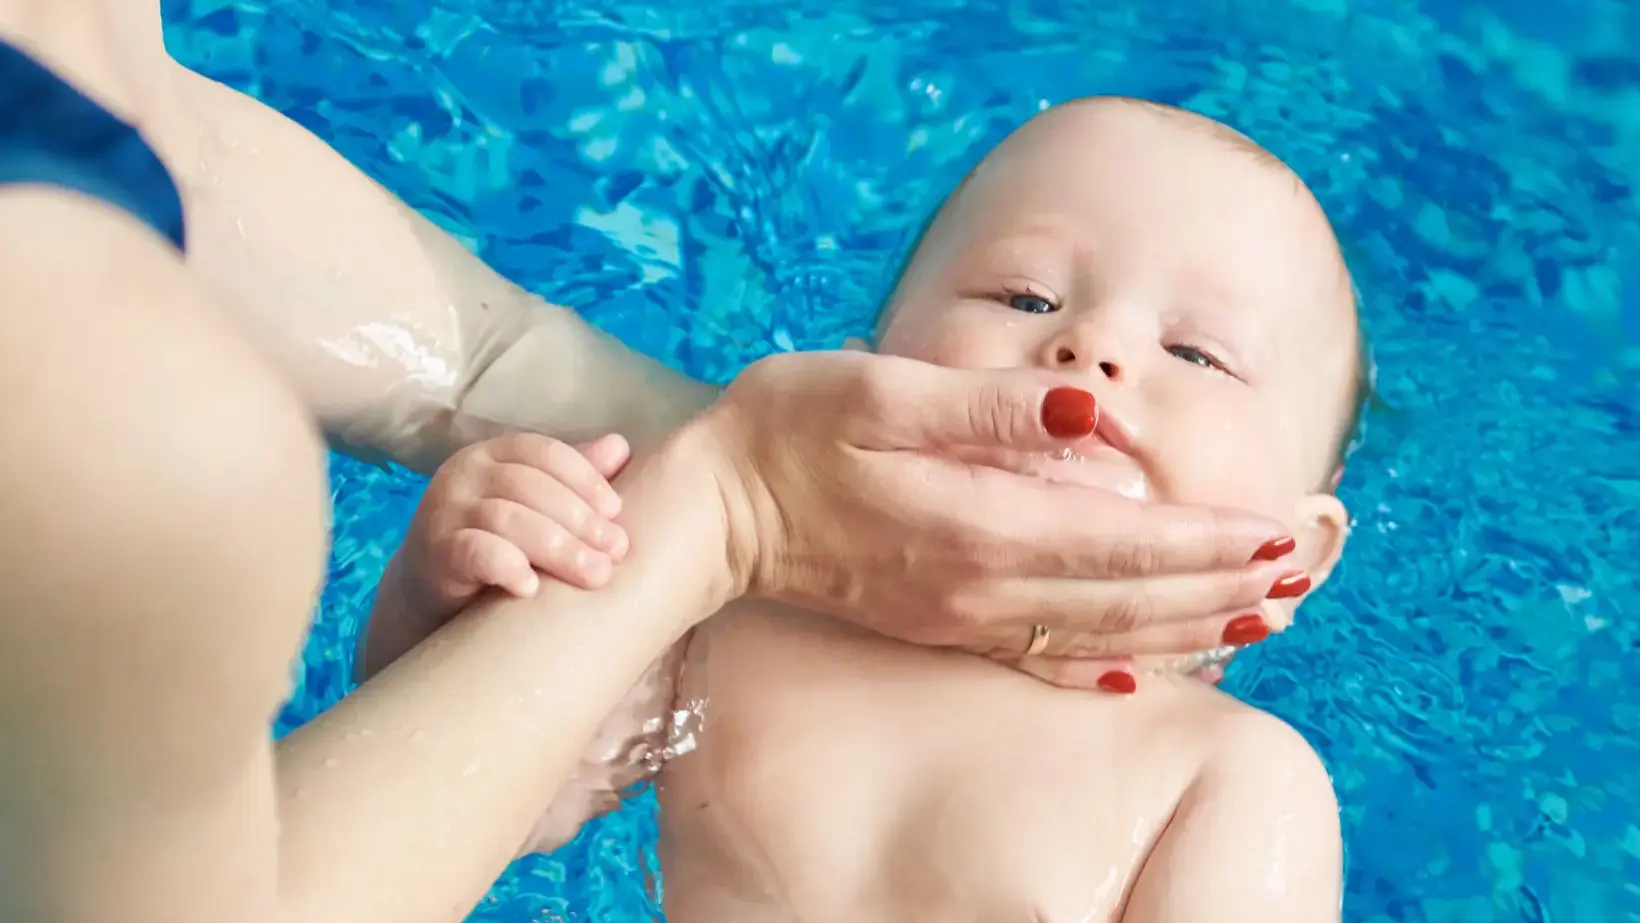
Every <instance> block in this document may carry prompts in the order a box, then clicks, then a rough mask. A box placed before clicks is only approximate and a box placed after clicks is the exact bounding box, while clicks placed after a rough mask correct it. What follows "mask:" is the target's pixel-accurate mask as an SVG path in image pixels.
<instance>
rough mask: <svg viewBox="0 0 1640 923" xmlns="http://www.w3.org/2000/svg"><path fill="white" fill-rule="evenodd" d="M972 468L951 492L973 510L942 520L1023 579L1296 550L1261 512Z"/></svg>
mask: <svg viewBox="0 0 1640 923" xmlns="http://www.w3.org/2000/svg"><path fill="white" fill-rule="evenodd" d="M944 464H945V465H946V466H947V467H949V466H954V465H956V464H957V463H955V462H945V463H944ZM963 467H964V468H965V469H966V470H964V471H962V477H961V478H960V480H961V481H962V482H963V483H962V484H961V485H960V487H958V486H957V485H955V484H953V485H951V487H950V489H960V490H961V491H962V494H961V496H963V498H964V502H963V503H960V504H952V503H946V504H944V505H943V506H941V507H940V508H939V510H938V511H937V515H938V516H940V517H941V518H943V519H944V523H943V526H944V528H945V529H947V530H949V531H950V532H952V533H953V534H959V535H969V536H974V538H973V539H972V540H973V541H979V542H988V543H991V544H992V545H993V546H994V547H993V548H991V549H986V550H987V551H988V554H987V555H985V556H984V557H985V558H986V559H989V560H995V561H998V562H999V563H1000V562H1003V561H1008V562H1010V564H1011V565H1012V569H1013V570H1014V571H1015V572H1016V573H1021V574H1027V575H1032V576H1065V577H1072V576H1075V577H1093V578H1120V577H1133V578H1138V577H1148V576H1157V575H1163V574H1188V573H1201V572H1206V571H1232V570H1246V569H1249V568H1254V567H1256V566H1258V565H1262V564H1268V563H1270V562H1271V561H1277V560H1280V559H1281V558H1282V557H1284V556H1285V555H1287V554H1289V553H1291V552H1292V551H1293V549H1294V547H1295V545H1294V542H1293V540H1292V539H1291V537H1289V536H1288V535H1287V534H1286V529H1285V527H1284V526H1283V525H1282V524H1281V523H1280V522H1277V521H1276V520H1274V519H1270V518H1268V517H1264V516H1259V515H1257V514H1254V513H1248V512H1243V511H1240V510H1232V509H1224V508H1218V507H1205V506H1184V505H1174V504H1153V503H1144V502H1141V501H1138V500H1134V499H1131V498H1128V497H1124V496H1121V495H1119V494H1116V493H1114V492H1112V491H1109V490H1102V489H1099V488H1095V487H1084V486H1081V485H1077V484H1059V483H1051V482H1048V481H1043V480H1039V479H1037V478H1030V477H1024V476H1021V475H1016V474H1012V473H1009V472H1005V471H998V470H996V469H993V468H977V467H968V466H963ZM946 479H947V480H952V481H955V480H958V478H954V477H951V476H950V475H949V474H947V475H946Z"/></svg>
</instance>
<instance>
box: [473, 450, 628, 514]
mask: <svg viewBox="0 0 1640 923" xmlns="http://www.w3.org/2000/svg"><path fill="white" fill-rule="evenodd" d="M623 441H624V440H623ZM489 452H490V457H491V458H492V459H493V460H495V461H497V462H504V463H507V462H510V463H514V464H522V465H528V466H529V467H531V468H535V469H537V470H539V471H543V472H546V473H547V474H549V475H551V476H552V477H553V478H555V479H557V480H558V481H560V482H562V483H563V484H564V486H566V487H568V488H569V489H570V490H572V491H574V492H575V493H576V494H577V495H579V496H580V497H581V498H582V499H584V500H585V501H586V502H587V503H588V504H589V505H591V507H592V508H593V509H594V510H596V511H597V512H598V514H599V515H600V516H603V517H604V518H606V519H613V518H615V516H617V515H619V514H620V511H621V498H620V496H619V495H617V494H616V493H615V488H613V487H611V486H609V480H608V479H607V478H605V477H604V476H603V475H602V474H601V473H599V471H598V469H597V468H596V467H595V466H594V465H593V464H592V462H590V461H588V460H587V458H586V457H585V456H583V455H582V454H581V453H580V452H579V451H578V450H577V449H576V448H575V447H574V446H572V445H569V444H567V443H563V442H559V441H558V440H556V439H552V438H550V437H547V436H541V435H538V434H536V433H519V434H518V435H516V436H512V437H509V438H507V439H501V440H497V441H496V442H495V443H494V444H493V445H492V446H491V447H490V449H489Z"/></svg>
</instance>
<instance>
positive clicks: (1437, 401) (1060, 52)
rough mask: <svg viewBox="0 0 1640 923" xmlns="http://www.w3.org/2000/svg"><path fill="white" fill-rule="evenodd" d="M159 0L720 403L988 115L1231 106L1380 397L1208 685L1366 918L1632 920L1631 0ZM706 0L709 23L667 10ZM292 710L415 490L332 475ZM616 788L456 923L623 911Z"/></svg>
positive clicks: (353, 473) (898, 243)
mask: <svg viewBox="0 0 1640 923" xmlns="http://www.w3.org/2000/svg"><path fill="white" fill-rule="evenodd" d="M673 6H675V7H677V8H678V9H671V8H659V7H651V6H648V5H646V4H644V3H642V2H634V0H602V2H598V0H590V2H575V0H556V2H551V0H423V2H407V0H269V2H254V3H253V2H228V0H171V2H169V3H168V5H167V9H168V14H169V19H170V32H169V37H170V41H171V43H172V46H173V49H174V51H175V52H176V54H177V55H178V56H179V57H180V58H181V59H182V60H184V61H185V62H187V63H189V64H192V65H194V66H196V67H198V68H200V69H202V70H204V71H206V72H207V73H210V74H212V75H213V76H216V77H218V78H220V79H223V80H225V81H227V82H229V83H231V84H234V85H236V86H238V87H241V88H243V89H247V90H249V91H251V92H253V93H255V94H257V95H258V96H260V97H261V98H263V99H265V100H266V101H268V102H269V103H270V104H272V105H274V106H276V107H277V108H279V109H281V110H283V111H285V112H286V113H288V114H290V115H291V116H292V117H294V118H295V119H297V120H298V121H300V122H302V123H303V124H305V125H307V126H309V127H310V128H311V129H312V130H314V131H315V132H317V133H318V134H319V135H320V136H321V137H322V138H324V139H325V140H326V141H328V142H330V143H331V144H333V145H334V146H336V147H337V148H339V149H340V150H341V151H342V152H343V153H344V154H345V155H347V156H348V157H349V158H350V159H352V160H353V161H354V162H355V163H357V164H359V165H360V166H361V167H363V168H364V169H365V170H366V171H368V172H369V173H371V174H372V175H374V176H375V177H377V178H379V179H380V180H381V181H383V182H384V183H386V184H387V185H388V186H389V187H391V188H392V189H393V190H394V191H396V192H397V193H398V194H400V195H401V196H403V197H404V198H406V199H407V200H408V201H409V202H411V203H412V204H413V205H415V206H416V207H418V208H420V209H422V210H423V211H424V212H426V213H427V214H429V215H431V216H433V217H434V218H435V219H436V220H437V221H439V222H440V223H441V224H443V225H444V226H445V227H447V228H449V229H450V230H451V231H453V232H455V233H456V234H458V235H460V236H461V237H463V238H464V239H466V240H468V241H470V242H471V244H472V245H473V246H474V247H476V248H477V249H478V250H479V251H480V252H481V253H482V254H483V255H484V256H485V257H486V258H487V259H488V260H490V261H491V262H492V263H493V264H494V265H495V266H496V267H497V268H499V269H500V270H501V271H502V272H504V273H506V274H507V275H509V276H511V277H512V278H514V279H517V280H518V281H520V282H522V283H523V284H525V285H527V286H529V287H531V288H533V289H534V290H536V291H538V292H540V293H542V294H543V295H545V296H547V297H548V298H551V299H553V300H556V301H559V302H561V303H565V304H569V305H573V306H576V307H578V308H581V309H582V310H584V311H585V313H586V315H587V316H588V317H590V318H592V319H593V320H594V321H595V322H597V323H599V324H601V325H603V326H604V327H606V328H607V329H610V330H612V331H614V332H616V333H618V334H619V335H620V336H622V337H623V338H625V339H626V340H627V341H628V342H630V343H632V344H634V345H635V346H637V347H638V348H640V349H643V350H646V351H648V352H651V353H653V354H655V355H658V356H661V357H663V358H665V359H666V360H667V361H669V362H672V363H674V364H676V365H678V366H680V367H682V368H684V369H686V370H688V371H690V372H692V373H694V374H697V375H701V376H706V377H710V378H716V379H722V378H726V377H728V376H730V375H732V374H733V372H734V371H735V370H736V369H737V368H739V367H740V366H741V365H743V364H744V363H745V362H747V361H748V360H750V359H752V358H754V357H756V356H758V355H762V354H764V353H767V352H769V351H771V350H777V349H792V348H804V347H818V346H832V345H836V344H837V343H838V342H839V341H840V340H841V338H842V336H843V335H845V334H847V333H858V332H861V331H862V330H864V329H865V326H866V323H867V319H868V317H869V316H870V315H871V313H872V310H873V307H874V304H875V302H876V300H877V299H878V298H879V297H881V296H882V294H883V293H884V288H885V285H886V282H887V280H888V278H889V277H890V275H891V274H892V270H893V267H894V265H895V263H896V260H897V259H898V258H899V256H900V254H901V252H902V250H903V248H904V246H905V244H906V243H907V240H908V235H909V232H910V231H911V230H912V229H913V228H914V227H915V226H916V225H917V223H918V222H919V221H920V220H921V219H923V218H924V217H925V216H926V215H927V214H928V212H929V210H930V209H931V208H932V207H933V206H934V205H935V204H936V203H937V202H938V201H939V199H940V197H941V196H942V194H943V193H944V192H945V191H946V190H947V189H949V188H950V187H951V186H952V185H953V184H954V183H955V182H956V180H957V179H958V177H959V176H960V175H961V174H962V172H963V171H964V169H965V168H966V167H967V166H969V165H970V164H972V163H973V162H974V161H975V160H976V159H977V158H978V157H979V156H980V155H981V154H982V153H983V152H984V151H985V150H986V149H987V148H988V147H989V146H990V145H991V144H992V143H994V142H995V141H996V140H998V139H999V138H1000V137H1001V136H1002V135H1003V133H1005V132H1006V131H1007V130H1008V129H1010V128H1012V127H1013V126H1015V125H1016V124H1018V123H1019V122H1020V121H1021V120H1023V119H1024V118H1026V117H1027V116H1029V115H1030V114H1031V113H1033V112H1034V111H1036V110H1037V108H1038V107H1039V106H1040V105H1041V104H1042V103H1043V102H1044V101H1046V102H1050V103H1051V102H1054V101H1058V100H1063V99H1067V98H1070V97H1074V96H1078V95H1084V94H1090V93H1123V94H1131V95H1139V96H1148V97H1152V98H1157V99H1161V100H1164V101H1169V102H1174V103H1179V104H1183V105H1187V106H1190V107H1192V108H1195V109H1198V110H1200V111H1203V112H1205V113H1208V114H1211V115H1214V116H1219V117H1224V118H1227V119H1228V120H1229V121H1230V122H1232V123H1233V124H1235V125H1236V126H1238V127H1240V128H1241V129H1243V130H1244V131H1246V132H1248V133H1249V134H1251V135H1252V136H1253V137H1255V138H1256V139H1258V140H1260V141H1261V142H1263V143H1264V144H1265V145H1266V146H1268V147H1269V148H1271V149H1272V150H1273V151H1275V152H1276V153H1277V154H1279V155H1280V156H1282V157H1284V158H1285V159H1287V160H1288V161H1289V162H1290V163H1291V164H1292V165H1293V166H1294V167H1295V168H1296V169H1297V170H1298V171H1299V172H1300V173H1301V174H1303V175H1304V176H1305V178H1306V179H1307V180H1308V181H1309V182H1310V183H1311V184H1312V185H1313V186H1314V187H1315V189H1316V190H1317V192H1318V194H1319V195H1320V197H1321V199H1322V201H1323V203H1324V204H1325V205H1326V206H1327V208H1328V209H1329V211H1330V212H1331V214H1332V215H1333V216H1334V219H1335V221H1336V222H1337V224H1338V226H1339V230H1340V233H1341V236H1342V237H1343V238H1344V239H1345V240H1346V242H1347V244H1348V248H1349V250H1350V251H1351V256H1352V259H1353V260H1354V268H1355V271H1356V272H1357V274H1358V276H1359V279H1360V284H1361V288H1362V290H1363V292H1364V294H1365V317H1366V321H1367V324H1368V326H1369V328H1370V330H1371V334H1372V338H1373V340H1374V342H1375V346H1376V354H1377V357H1378V361H1379V364H1380V377H1379V385H1380V389H1381V391H1382V396H1383V401H1384V403H1385V404H1386V405H1387V406H1386V408H1382V409H1379V410H1377V411H1375V412H1374V413H1373V414H1372V415H1371V417H1370V421H1369V429H1368V439H1367V442H1366V445H1365V447H1364V448H1363V449H1362V450H1361V452H1360V453H1359V454H1358V455H1357V457H1356V458H1355V459H1354V461H1353V464H1352V465H1351V467H1350V472H1349V477H1348V480H1347V482H1346V486H1345V489H1344V495H1345V499H1346V500H1347V501H1348V502H1349V504H1350V506H1351V507H1352V509H1353V510H1354V511H1355V513H1356V515H1357V517H1358V528H1357V531H1356V534H1355V537H1354V539H1353V541H1352V543H1351V547H1350V550H1349V553H1348V556H1347V560H1346V564H1345V566H1344V568H1343V570H1342V572H1341V573H1340V574H1339V575H1338V576H1337V579H1336V580H1335V581H1334V582H1333V583H1332V584H1330V585H1329V586H1328V587H1327V588H1326V589H1325V591H1324V592H1323V593H1321V594H1320V597H1319V598H1318V599H1317V600H1316V601H1315V602H1314V603H1313V604H1311V605H1310V606H1309V607H1307V609H1306V610H1305V612H1304V615H1303V618H1302V620H1301V622H1300V623H1299V626H1298V628H1297V629H1296V630H1295V631H1293V632H1291V633H1290V634H1288V635H1286V636H1284V637H1282V638H1280V639H1277V640H1274V641H1272V642H1270V643H1269V644H1267V645H1265V646H1264V647H1263V648H1262V649H1261V650H1258V651H1256V652H1254V653H1252V654H1250V655H1248V656H1245V657H1243V658H1242V659H1241V660H1240V661H1239V662H1238V663H1237V665H1236V667H1235V669H1234V671H1233V674H1232V677H1231V680H1230V682H1229V684H1228V685H1229V688H1230V689H1231V690H1233V691H1234V692H1235V693H1237V694H1239V695H1241V696H1244V697H1246V698H1247V699H1249V700H1251V701H1253V702H1256V703H1258V704H1259V705H1261V706H1264V707H1266V708H1268V709H1270V710H1271V711H1274V712H1276V713H1278V714H1280V715H1282V716H1283V717H1285V718H1287V719H1288V720H1290V721H1291V722H1292V723H1293V724H1294V725H1296V726H1297V727H1299V728H1300V729H1301V730H1302V731H1303V732H1304V733H1305V735H1306V736H1307V737H1308V738H1309V739H1310V740H1311V741H1312V742H1313V743H1314V744H1315V746H1316V747H1317V748H1318V749H1319V750H1320V751H1321V753H1322V754H1323V755H1324V756H1325V758H1326V760H1327V762H1328V764H1329V765H1330V767H1331V769H1332V771H1333V774H1334V778H1335V781H1336V783H1337V787H1338V791H1339V794H1340V798H1341V800H1342V803H1343V806H1344V813H1345V822H1346V823H1345V829H1346V833H1347V836H1348V840H1349V868H1348V895H1347V898H1346V903H1345V912H1346V917H1347V918H1348V919H1349V920H1352V921H1368V923H1380V921H1390V920H1394V921H1407V923H1411V921H1463V923H1487V921H1516V920H1519V921H1540V920H1553V921H1558V923H1621V921H1635V920H1640V826H1637V825H1640V743H1637V741H1636V738H1637V736H1640V695H1637V694H1636V691H1635V687H1636V686H1637V685H1640V670H1637V669H1636V667H1635V660H1636V655H1637V647H1640V624H1637V616H1640V603H1636V602H1635V600H1636V596H1637V591H1640V585H1637V584H1640V578H1637V576H1636V575H1637V573H1640V567H1637V566H1636V565H1635V564H1634V563H1633V562H1636V561H1640V453H1637V452H1636V448H1637V443H1640V398H1637V388H1636V385H1635V384H1634V381H1635V378H1636V375H1637V373H1640V348H1637V346H1636V345H1635V344H1636V342H1637V337H1636V334H1637V333H1640V276H1637V274H1636V273H1637V272H1640V270H1636V269H1635V267H1636V266H1640V219H1637V218H1636V215H1637V212H1636V207H1635V206H1636V199H1635V189H1634V187H1635V184H1636V183H1637V181H1640V53H1637V52H1636V51H1635V49H1636V48H1640V5H1636V4H1633V3H1631V2H1621V0H1577V2H1568V0H1560V2H1544V0H1489V2H1487V3H1476V4H1462V3H1456V2H1450V0H1426V2H1423V3H1416V2H1412V0H1290V2H1272V0H1215V2H1203V0H1191V2H1178V3H1173V2H1167V0H1107V2H1101V3H1093V2H1086V0H1051V2H1050V0H1015V2H1001V3H999V2H992V0H939V2H936V0H895V2H887V0H884V2H880V3H871V2H866V0H777V2H764V0H729V2H719V3H714V4H671V5H668V7H673ZM687 9H694V10H696V12H688V11H687ZM333 480H334V485H335V499H336V530H337V534H336V544H335V553H334V556H333V558H332V561H331V572H330V576H331V582H330V585H329V587H328V589H327V590H326V593H325V597H324V602H323V611H322V613H321V617H320V619H319V623H318V627H317V629H316V631H315V633H314V635H313V640H312V644H311V646H310V648H309V650H308V653H307V657H306V661H305V664H304V669H303V671H302V673H301V685H300V689H299V691H298V695H297V697H296V699H295V701H293V703H292V704H291V706H290V708H289V710H288V712H287V713H286V715H285V717H284V722H285V726H286V727H289V726H290V725H292V724H294V723H297V722H300V721H301V720H303V719H305V718H306V717H308V716H311V715H312V714H314V713H315V712H316V711H318V710H319V709H320V708H323V707H324V706H325V705H327V704H328V703H330V702H332V701H334V700H335V699H336V698H337V697H338V696H340V695H341V694H342V693H343V692H344V691H345V689H346V680H345V679H344V676H345V666H346V664H345V661H346V658H347V653H348V651H349V650H350V647H351V638H352V636H353V634H354V632H355V630H356V628H357V625H358V623H359V619H360V617H361V616H362V615H363V614H364V613H365V611H366V608H367V604H368V598H369V594H370V591H371V587H372V585H373V582H374V581H375V579H376V577H377V575H378V573H379V572H380V570H381V567H382V565H383V563H384V561H385V559H386V558H387V556H388V555H389V553H390V552H391V550H392V549H393V547H394V545H395V543H396V542H397V541H398V539H399V537H400V535H401V532H402V530H403V528H404V525H405V523H406V521H407V519H408V517H409V514H410V511H411V507H412V504H413V503H414V502H415V500H416V497H417V494H418V492H419V490H420V487H421V482H420V481H419V480H418V479H416V478H414V477H410V476H408V475H405V474H403V473H387V472H381V471H377V470H374V469H370V468H367V467H364V466H361V465H358V464H355V463H352V462H349V461H347V460H345V459H340V458H338V459H336V460H335V468H334V475H333ZM653 832H654V822H653V815H652V813H651V806H650V805H649V804H648V803H647V802H644V803H640V804H638V805H636V806H635V807H633V808H630V809H628V810H626V811H625V812H623V813H622V814H620V815H618V816H617V817H614V818H612V819H610V820H608V821H606V822H603V823H601V824H598V825H597V826H596V827H594V828H593V829H591V830H589V831H588V832H586V833H585V834H584V835H583V836H582V837H581V838H580V839H579V840H578V841H577V842H575V843H574V844H572V845H571V846H570V847H569V848H567V849H565V850H563V851H562V852H560V853H559V854H558V855H556V856H553V857H550V858H542V859H533V860H529V861H525V862H521V863H519V864H518V865H517V866H516V867H515V869H514V871H513V872H512V873H511V874H509V875H508V876H507V878H506V879H504V880H503V881H502V882H501V883H500V884H499V885H498V886H497V888H496V889H495V891H494V893H493V895H492V897H491V899H490V900H489V901H488V902H487V903H486V904H485V905H484V906H483V907H482V908H481V909H480V911H479V912H478V915H477V917H476V919H478V920H495V921H535V920H542V919H555V918H560V917H561V918H564V919H592V920H614V921H628V920H639V919H644V918H645V913H644V911H645V907H646V904H645V901H644V897H643V889H642V885H643V881H644V875H643V866H644V863H645V862H646V861H647V860H646V859H645V858H644V853H643V849H644V847H645V844H646V843H648V842H649V840H650V839H651V838H652V836H653Z"/></svg>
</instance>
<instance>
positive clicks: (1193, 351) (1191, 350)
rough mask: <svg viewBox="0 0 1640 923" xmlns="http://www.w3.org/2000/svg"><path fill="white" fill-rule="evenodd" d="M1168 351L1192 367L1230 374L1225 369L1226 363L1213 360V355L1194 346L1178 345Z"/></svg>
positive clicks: (1170, 347)
mask: <svg viewBox="0 0 1640 923" xmlns="http://www.w3.org/2000/svg"><path fill="white" fill-rule="evenodd" d="M1167 351H1168V352H1169V353H1172V354H1173V355H1174V356H1176V357H1178V358H1180V359H1183V360H1184V361H1186V362H1188V363H1190V364H1192V365H1199V366H1201V367H1202V368H1204V369H1211V370H1213V371H1215V372H1224V373H1225V374H1229V370H1227V369H1226V368H1225V367H1224V363H1222V362H1220V361H1219V360H1217V359H1215V358H1213V356H1212V354H1211V353H1207V352H1203V351H1202V350H1199V349H1197V348H1196V347H1194V346H1185V345H1183V344H1176V345H1173V346H1169V347H1168V348H1167Z"/></svg>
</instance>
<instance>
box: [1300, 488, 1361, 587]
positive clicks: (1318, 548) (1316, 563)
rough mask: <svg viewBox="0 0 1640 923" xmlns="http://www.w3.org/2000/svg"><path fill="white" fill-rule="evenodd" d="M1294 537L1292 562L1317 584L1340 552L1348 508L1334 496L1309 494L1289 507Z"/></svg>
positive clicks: (1345, 535) (1347, 528) (1346, 533)
mask: <svg viewBox="0 0 1640 923" xmlns="http://www.w3.org/2000/svg"><path fill="white" fill-rule="evenodd" d="M1293 512H1294V514H1295V515H1294V518H1293V522H1294V523H1295V534H1294V538H1295V539H1297V541H1298V548H1297V549H1296V550H1294V552H1293V556H1292V559H1293V563H1295V564H1297V565H1298V566H1300V567H1302V568H1304V570H1305V571H1307V572H1308V573H1309V575H1310V579H1311V580H1313V581H1314V585H1315V586H1317V587H1319V586H1321V584H1322V583H1325V582H1326V580H1327V577H1328V576H1330V575H1331V574H1332V570H1333V568H1334V567H1335V566H1337V564H1338V559H1339V558H1341V557H1343V555H1344V542H1345V540H1346V539H1348V538H1349V535H1350V512H1349V510H1347V509H1345V508H1344V502H1343V501H1342V500H1339V499H1338V497H1337V496H1335V495H1333V494H1330V493H1324V494H1310V495H1308V496H1306V497H1305V498H1304V499H1302V500H1300V501H1298V508H1297V509H1296V510H1294V511H1293Z"/></svg>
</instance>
